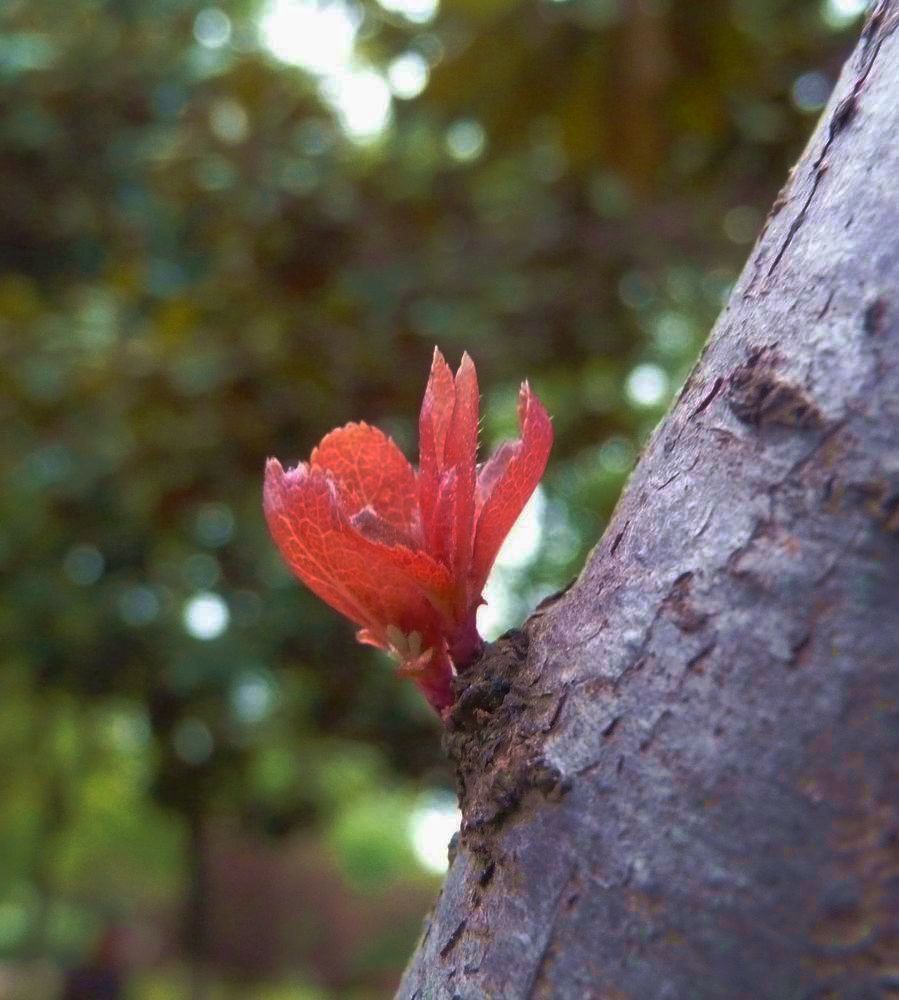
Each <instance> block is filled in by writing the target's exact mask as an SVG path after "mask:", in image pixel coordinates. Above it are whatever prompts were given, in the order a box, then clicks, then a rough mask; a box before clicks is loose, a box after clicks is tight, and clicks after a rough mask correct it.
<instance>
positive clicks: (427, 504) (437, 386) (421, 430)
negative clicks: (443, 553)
mask: <svg viewBox="0 0 899 1000" xmlns="http://www.w3.org/2000/svg"><path fill="white" fill-rule="evenodd" d="M455 405H456V389H455V385H454V382H453V373H452V372H451V371H450V367H449V365H448V364H447V363H446V361H444V359H443V355H442V354H441V353H440V351H438V350H437V348H436V347H435V348H434V360H433V361H432V362H431V374H430V376H429V377H428V384H427V386H426V387H425V395H424V399H423V400H422V403H421V413H420V415H419V418H418V438H419V446H418V447H419V460H418V502H419V508H420V510H421V526H422V532H423V534H424V538H425V539H426V540H427V539H431V540H433V530H434V528H433V522H434V509H435V507H436V505H437V497H438V492H439V490H440V480H441V471H442V469H443V454H444V448H445V445H446V436H447V434H448V433H449V428H450V421H451V420H452V417H453V409H454V407H455ZM426 544H427V542H426Z"/></svg>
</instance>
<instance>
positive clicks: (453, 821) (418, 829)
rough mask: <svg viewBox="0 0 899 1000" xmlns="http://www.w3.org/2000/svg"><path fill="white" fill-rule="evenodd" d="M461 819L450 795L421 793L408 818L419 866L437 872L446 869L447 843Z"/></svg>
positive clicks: (447, 859) (456, 829)
mask: <svg viewBox="0 0 899 1000" xmlns="http://www.w3.org/2000/svg"><path fill="white" fill-rule="evenodd" d="M461 822H462V814H461V813H460V812H459V808H458V806H457V805H456V800H455V798H454V797H453V796H452V795H450V794H448V793H446V792H444V793H440V792H431V793H429V794H427V795H423V796H422V798H421V800H420V801H419V803H418V804H417V805H416V807H415V809H414V810H413V811H412V815H411V816H410V818H409V841H410V843H411V844H412V850H413V851H414V852H415V857H416V858H417V859H418V861H419V863H420V864H421V866H422V867H423V868H425V869H426V870H427V871H430V872H434V873H435V874H437V875H440V874H442V873H443V872H445V871H446V870H447V868H449V855H448V851H449V842H450V840H452V838H453V835H454V834H455V833H456V832H457V831H458V829H459V826H460V824H461Z"/></svg>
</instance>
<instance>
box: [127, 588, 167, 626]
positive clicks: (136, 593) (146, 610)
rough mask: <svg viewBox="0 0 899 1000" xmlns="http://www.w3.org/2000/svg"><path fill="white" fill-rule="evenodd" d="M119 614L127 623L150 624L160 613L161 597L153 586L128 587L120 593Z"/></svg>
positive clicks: (134, 624)
mask: <svg viewBox="0 0 899 1000" xmlns="http://www.w3.org/2000/svg"><path fill="white" fill-rule="evenodd" d="M118 607H119V615H120V617H121V619H122V621H123V622H124V623H125V624H126V625H131V626H133V627H135V628H140V627H142V626H144V625H149V624H150V622H152V621H153V620H154V619H155V618H156V616H157V615H158V614H159V598H158V597H157V596H156V592H155V591H154V590H153V589H152V588H151V587H144V586H136V587H126V588H125V589H124V590H123V591H122V593H121V594H120V595H119V600H118Z"/></svg>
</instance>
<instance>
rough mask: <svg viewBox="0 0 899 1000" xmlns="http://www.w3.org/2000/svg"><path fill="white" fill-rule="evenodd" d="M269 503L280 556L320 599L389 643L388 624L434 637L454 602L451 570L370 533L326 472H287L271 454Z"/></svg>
mask: <svg viewBox="0 0 899 1000" xmlns="http://www.w3.org/2000/svg"><path fill="white" fill-rule="evenodd" d="M264 507H265V514H266V518H267V520H268V524H269V528H270V530H271V533H272V536H273V537H274V539H275V542H276V543H277V545H278V548H279V549H280V550H281V554H282V555H283V556H284V558H285V560H286V561H287V563H288V565H289V566H290V568H291V569H292V570H293V571H294V573H296V575H297V576H298V577H299V578H300V579H301V580H302V581H303V583H305V584H306V586H307V587H309V589H310V590H312V591H313V592H314V593H315V594H317V595H318V596H319V597H321V598H322V600H324V601H326V602H327V603H328V604H330V605H331V606H332V607H333V608H335V609H336V610H338V611H339V612H340V613H341V614H343V615H345V616H346V617H347V618H349V619H350V620H351V621H353V622H355V623H356V624H357V625H361V626H363V627H364V628H366V629H367V630H368V632H369V633H370V634H371V635H372V636H374V637H377V638H378V639H379V640H381V642H382V644H383V645H385V646H386V645H387V641H386V639H385V638H384V636H385V630H386V628H387V627H388V626H390V625H393V626H394V627H396V628H398V629H399V630H400V631H402V632H404V633H410V632H413V631H417V632H419V633H420V634H421V635H422V636H425V637H426V638H427V639H429V640H430V641H432V642H436V640H437V637H438V636H439V635H440V634H441V628H442V618H443V616H444V611H443V609H444V608H445V609H447V611H448V609H449V606H450V602H451V595H452V580H451V578H450V575H449V572H448V570H447V569H446V567H444V566H442V565H441V564H440V563H438V562H436V561H435V560H434V559H432V558H431V557H430V556H429V555H428V554H427V553H425V552H423V551H413V550H411V549H409V548H406V547H405V546H399V545H398V546H388V545H383V544H380V543H378V542H376V541H372V540H370V539H368V538H365V537H364V536H363V535H362V534H361V533H360V532H359V531H357V530H356V529H355V528H354V527H353V526H352V524H351V523H350V521H349V519H348V517H347V515H346V512H345V511H344V509H343V508H342V506H341V501H340V496H339V493H338V490H337V487H336V486H335V484H334V482H333V480H332V479H331V478H330V476H329V475H328V474H327V473H325V472H323V471H322V470H321V469H310V468H308V467H307V466H305V465H300V466H298V467H297V468H296V469H292V470H290V471H289V472H285V471H284V469H283V468H282V467H281V464H280V463H279V462H278V461H277V460H275V459H270V460H269V463H268V467H267V469H266V477H265V502H264Z"/></svg>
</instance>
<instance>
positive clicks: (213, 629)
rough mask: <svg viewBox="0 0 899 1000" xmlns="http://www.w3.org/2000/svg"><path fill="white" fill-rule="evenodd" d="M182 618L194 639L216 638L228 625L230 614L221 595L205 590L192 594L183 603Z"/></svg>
mask: <svg viewBox="0 0 899 1000" xmlns="http://www.w3.org/2000/svg"><path fill="white" fill-rule="evenodd" d="M182 620H183V622H184V628H185V629H186V630H187V632H188V633H189V634H190V635H192V636H193V637H194V638H195V639H217V638H218V637H219V636H220V635H221V634H222V633H223V632H224V631H225V629H226V628H227V627H228V623H229V621H230V620H231V614H230V612H229V611H228V605H227V604H225V601H224V599H223V598H222V597H220V596H219V595H218V594H216V593H213V592H212V591H205V592H201V593H199V594H194V596H193V597H191V599H190V600H189V601H188V602H187V603H186V604H185V605H184V611H183V614H182Z"/></svg>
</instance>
